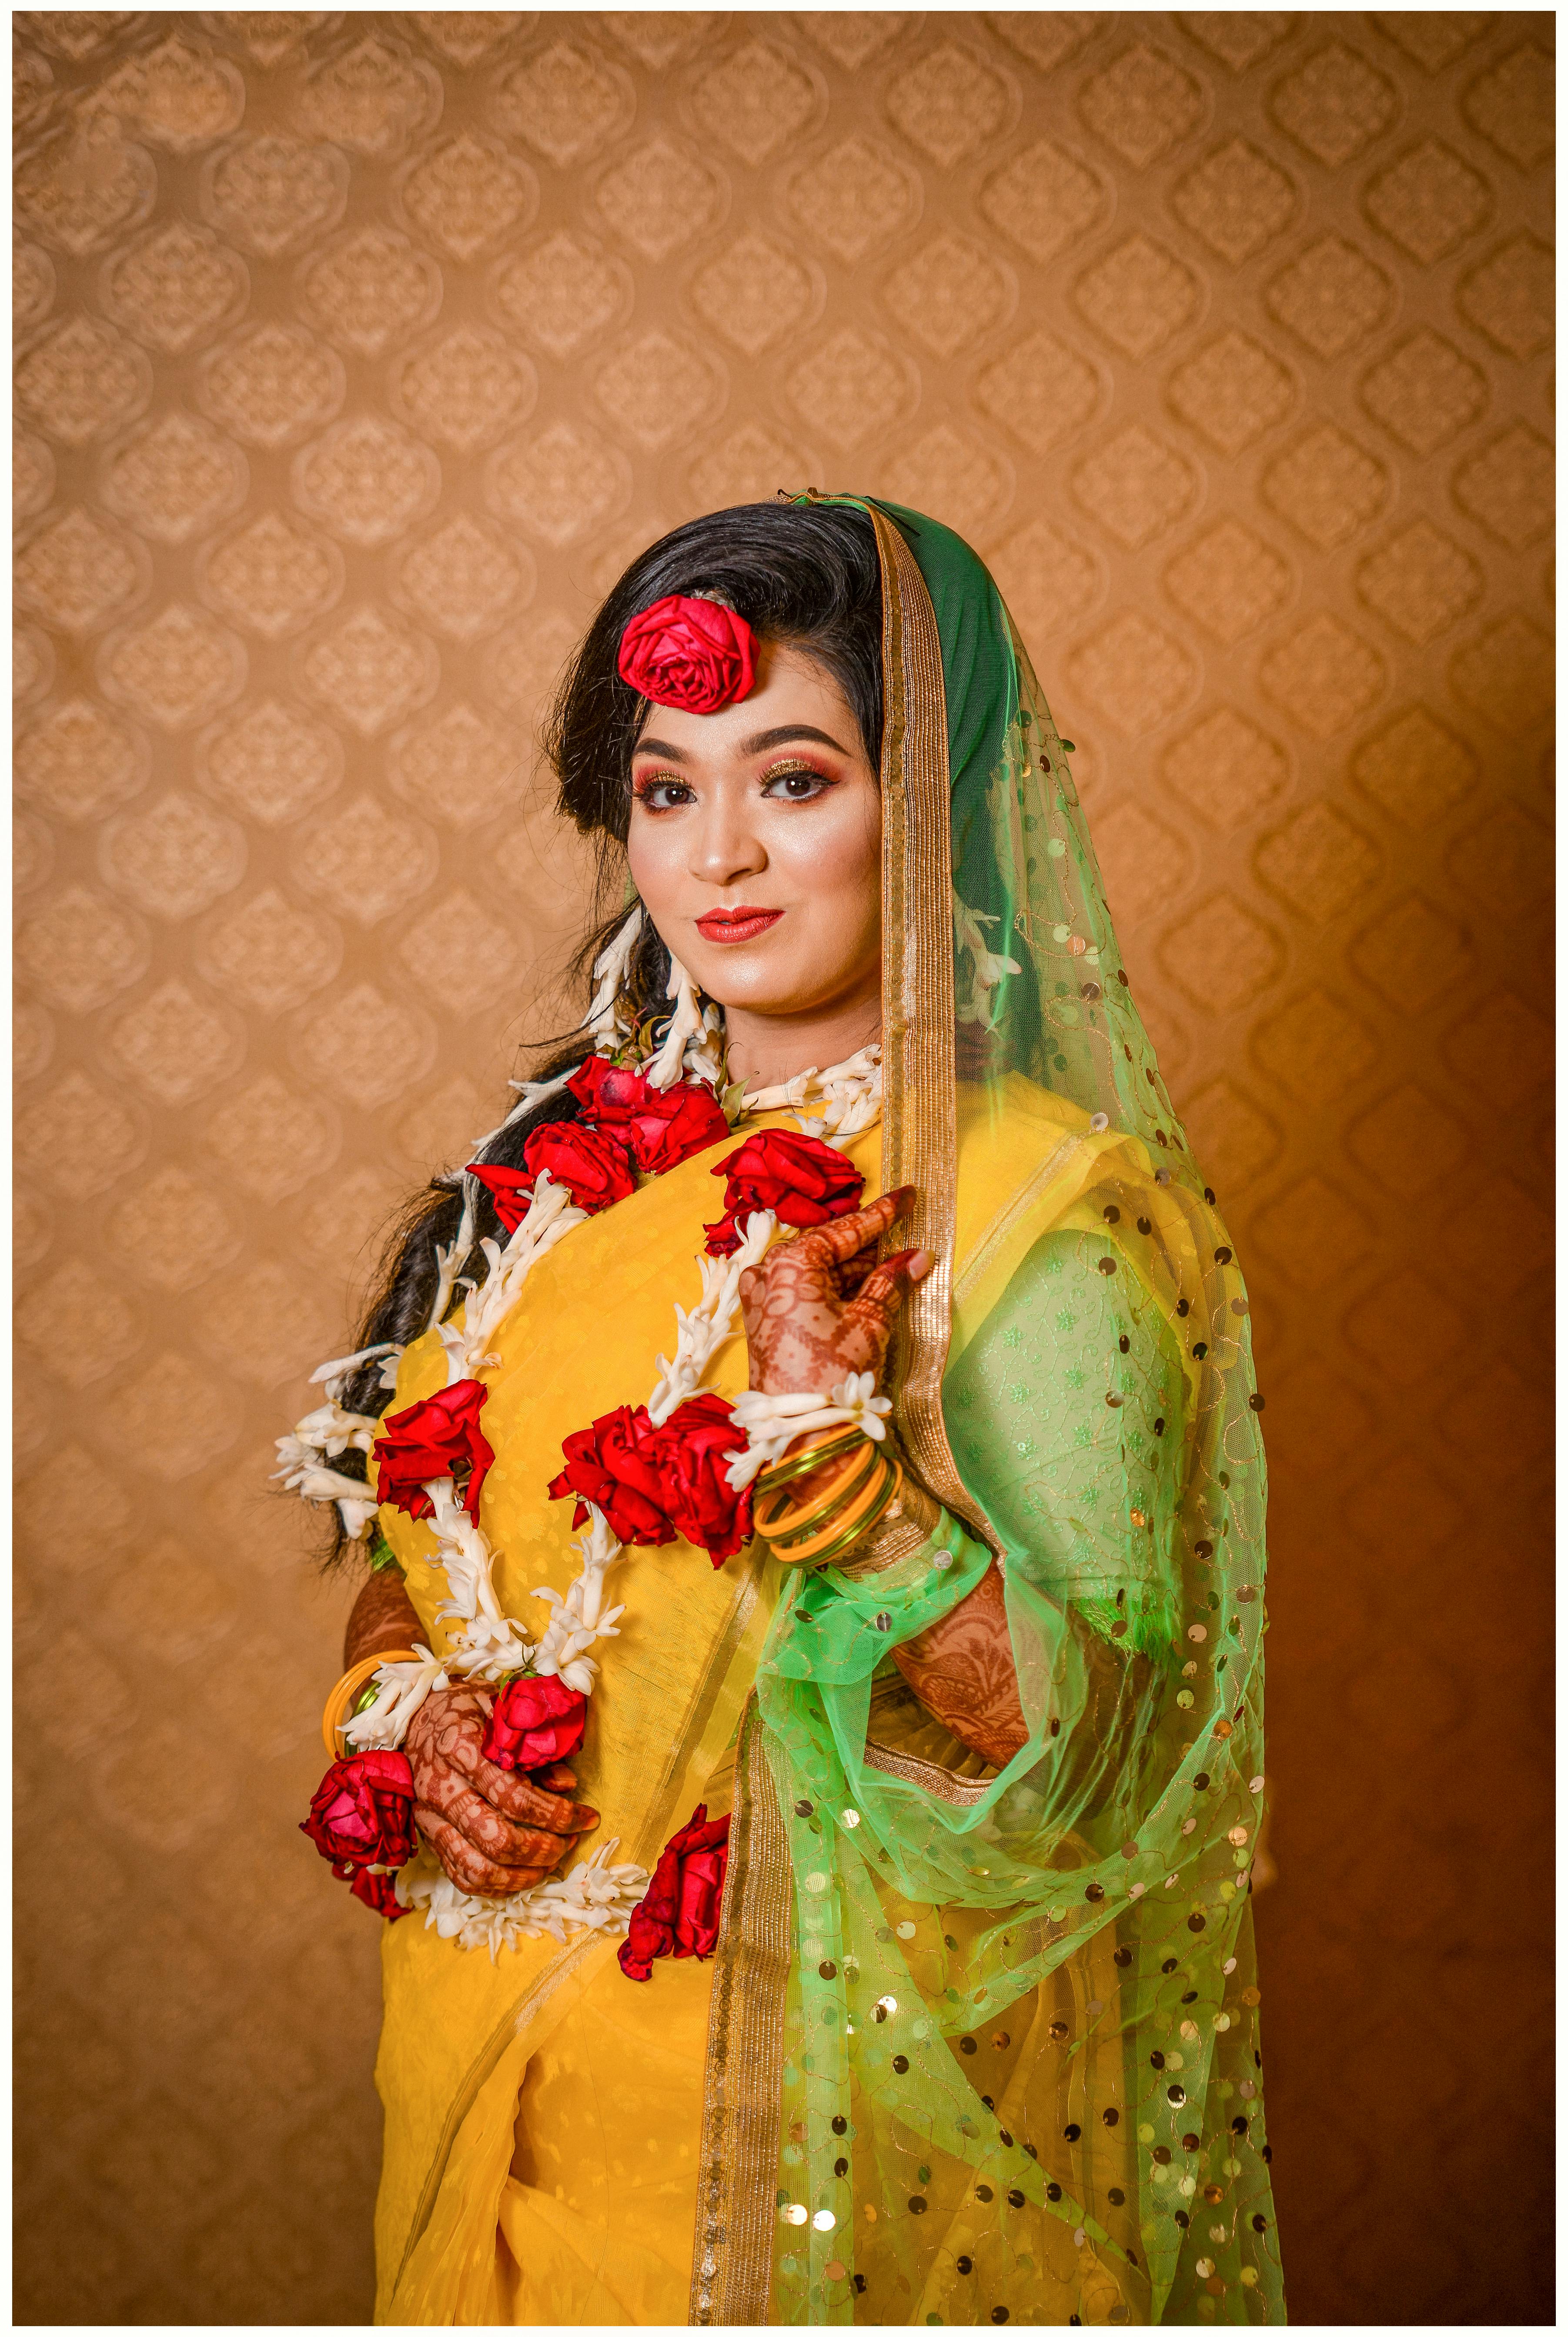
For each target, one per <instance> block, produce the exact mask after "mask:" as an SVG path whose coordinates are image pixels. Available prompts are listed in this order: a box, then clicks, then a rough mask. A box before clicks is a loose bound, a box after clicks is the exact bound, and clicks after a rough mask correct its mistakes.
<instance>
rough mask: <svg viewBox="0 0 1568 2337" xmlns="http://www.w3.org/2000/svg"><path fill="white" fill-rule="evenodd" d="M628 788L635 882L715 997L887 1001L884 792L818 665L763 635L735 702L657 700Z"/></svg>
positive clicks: (841, 699) (784, 1005)
mask: <svg viewBox="0 0 1568 2337" xmlns="http://www.w3.org/2000/svg"><path fill="white" fill-rule="evenodd" d="M881 840H882V803H881V797H880V793H879V791H878V788H877V775H876V773H875V771H874V770H873V769H872V768H871V766H870V764H869V763H868V762H867V759H866V750H865V748H864V747H863V746H862V744H861V739H860V732H859V728H858V724H857V723H856V720H855V717H854V715H853V714H852V713H851V712H850V710H849V706H848V700H847V699H846V698H845V696H844V693H843V691H842V690H841V689H839V687H838V683H837V682H836V681H835V680H833V678H832V677H831V675H830V674H828V672H826V671H825V670H824V669H823V668H822V667H821V666H818V665H817V664H815V663H813V661H812V660H811V659H809V657H806V656H804V655H803V654H802V653H801V652H800V651H799V650H794V649H786V648H781V647H779V646H778V645H777V644H775V643H772V642H769V641H763V642H760V644H759V648H758V660H757V681H756V685H755V687H754V688H753V689H752V690H751V692H750V696H749V697H746V698H744V699H740V702H739V703H738V704H736V705H733V706H726V707H723V708H721V709H720V711H719V712H718V713H717V714H686V713H681V712H680V711H678V710H677V709H675V708H672V707H668V706H651V707H650V708H649V709H648V712H647V716H646V718H645V719H644V721H643V725H642V734H641V736H640V737H639V738H638V742H637V747H636V750H635V753H634V755H633V758H632V823H631V828H630V832H629V834H628V836H627V850H628V853H629V855H630V857H631V863H632V881H633V883H634V884H635V885H636V887H637V891H638V893H639V895H641V897H642V904H643V906H644V907H645V908H646V909H647V911H648V914H649V915H650V916H651V917H652V920H653V923H654V924H655V925H656V926H657V927H658V929H659V934H660V937H661V939H662V941H663V942H664V943H665V944H667V945H668V947H669V948H670V949H671V951H672V952H673V953H674V955H675V956H676V957H678V958H679V959H680V961H681V964H682V965H683V966H684V967H685V968H686V971H687V972H688V973H690V974H691V977H692V979H693V981H694V982H696V983H697V984H698V985H699V987H700V988H701V989H702V990H704V991H706V992H707V993H708V995H709V997H710V998H712V999H716V1000H717V1001H718V1002H719V1004H720V1006H726V1007H740V1008H743V1009H746V1010H748V1011H750V1012H752V1013H756V1014H778V1015H799V1014H809V1013H811V1012H819V1011H823V1010H827V1009H830V1008H835V1007H844V1006H849V1005H852V1004H856V1003H858V1002H860V1001H861V1000H863V999H864V1000H865V1001H867V1002H875V1000H876V999H877V996H878V995H879V991H880V969H881V947H882V940H881V922H882V921H881Z"/></svg>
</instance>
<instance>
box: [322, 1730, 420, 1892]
mask: <svg viewBox="0 0 1568 2337" xmlns="http://www.w3.org/2000/svg"><path fill="white" fill-rule="evenodd" d="M299 1831H300V1833H308V1834H309V1837H310V1839H311V1841H312V1842H313V1843H315V1845H316V1847H317V1849H318V1850H319V1852H320V1853H321V1855H322V1857H323V1858H328V1859H330V1860H331V1862H332V1872H333V1873H334V1874H335V1875H336V1876H337V1877H338V1882H348V1880H349V1878H350V1876H352V1875H355V1874H357V1873H358V1871H359V1870H360V1869H361V1868H362V1867H366V1866H401V1865H403V1864H404V1863H405V1862H406V1861H407V1860H408V1859H410V1858H412V1857H413V1855H414V1772H413V1770H412V1769H411V1768H410V1767H409V1765H408V1756H407V1754H406V1753H387V1752H383V1751H381V1750H379V1749H378V1748H377V1749H372V1750H371V1751H370V1752H368V1753H355V1754H353V1755H350V1757H349V1758H348V1760H347V1761H334V1762H333V1764H332V1766H331V1767H330V1768H329V1769H328V1772H327V1775H325V1776H324V1777H323V1778H322V1780H321V1783H320V1784H319V1785H318V1786H317V1788H316V1791H315V1793H314V1794H312V1795H311V1798H310V1814H309V1817H308V1818H304V1819H302V1820H301V1822H300V1826H299ZM358 1896H360V1897H363V1896H364V1893H363V1892H360V1893H358Z"/></svg>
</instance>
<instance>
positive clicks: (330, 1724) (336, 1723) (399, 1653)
mask: <svg viewBox="0 0 1568 2337" xmlns="http://www.w3.org/2000/svg"><path fill="white" fill-rule="evenodd" d="M417 1660H418V1659H417V1657H416V1655H415V1653H414V1650H413V1648H388V1649H387V1651H386V1652H385V1653H384V1654H382V1655H379V1656H361V1657H360V1658H359V1660H358V1663H357V1664H350V1666H349V1667H348V1670H347V1671H346V1672H345V1673H344V1675H343V1677H342V1678H341V1679H340V1680H339V1681H338V1685H337V1687H335V1688H334V1689H333V1691H332V1693H331V1695H330V1696H329V1697H328V1699H327V1708H326V1710H325V1711H324V1712H323V1713H322V1715H321V1736H322V1741H323V1743H324V1744H325V1745H326V1747H327V1758H328V1760H329V1761H338V1760H341V1758H342V1757H343V1756H342V1752H341V1750H340V1749H339V1746H338V1737H339V1736H341V1735H342V1733H343V1726H344V1723H345V1722H346V1721H347V1720H348V1716H349V1715H350V1713H352V1711H353V1709H354V1706H355V1702H356V1699H357V1698H358V1694H359V1691H360V1689H361V1688H362V1687H364V1685H365V1683H366V1681H367V1680H368V1678H369V1677H370V1675H371V1674H372V1672H377V1671H379V1670H380V1668H381V1667H382V1665H383V1664H411V1663H415V1662H417Z"/></svg>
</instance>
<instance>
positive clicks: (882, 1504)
mask: <svg viewBox="0 0 1568 2337" xmlns="http://www.w3.org/2000/svg"><path fill="white" fill-rule="evenodd" d="M840 1460H841V1461H842V1462H843V1463H844V1465H843V1467H842V1468H841V1469H839V1470H838V1472H836V1474H835V1475H834V1476H833V1477H832V1478H831V1479H830V1481H828V1484H827V1485H826V1486H825V1487H823V1489H822V1490H821V1491H819V1492H818V1493H817V1494H815V1495H814V1497H813V1498H812V1500H811V1501H810V1502H809V1505H808V1506H807V1507H806V1508H805V1509H799V1508H798V1507H797V1506H796V1504H795V1502H794V1501H793V1500H792V1499H791V1496H790V1493H789V1487H790V1485H791V1484H792V1483H793V1482H794V1481H795V1480H797V1479H798V1478H800V1477H807V1476H811V1475H814V1474H815V1473H816V1472H817V1471H818V1470H819V1469H822V1468H824V1467H826V1466H828V1464H829V1463H831V1462H835V1461H840ZM903 1482H904V1471H903V1468H902V1466H901V1464H900V1463H899V1462H897V1460H895V1459H894V1458H893V1457H892V1455H891V1454H889V1453H887V1452H884V1451H883V1449H882V1447H881V1446H880V1445H878V1444H875V1443H873V1442H872V1441H871V1439H870V1438H869V1437H868V1436H867V1435H865V1434H864V1433H862V1432H861V1431H860V1430H858V1429H854V1430H851V1431H850V1432H849V1433H848V1434H847V1435H845V1434H835V1433H833V1432H831V1431H827V1432H824V1433H822V1434H820V1435H819V1436H818V1439H817V1440H816V1441H814V1442H811V1443H809V1444H808V1445H807V1446H806V1447H805V1449H804V1450H803V1451H801V1452H794V1453H791V1454H790V1456H789V1459H788V1460H785V1461H779V1462H776V1463H775V1464H774V1466H773V1467H772V1468H771V1469H769V1470H767V1471H765V1472H764V1473H763V1475H762V1476H761V1478H760V1480H759V1482H758V1487H757V1502H756V1507H755V1509H754V1510H753V1511H752V1525H753V1528H754V1530H755V1531H756V1533H757V1536H758V1538H759V1540H761V1541H762V1542H763V1543H765V1544H766V1546H767V1549H768V1551H769V1555H770V1556H771V1557H773V1558H776V1559H778V1560H779V1561H780V1562H781V1563H782V1564H783V1565H785V1566H831V1565H833V1564H834V1563H835V1561H836V1560H838V1559H840V1558H842V1557H844V1556H845V1555H846V1554H847V1553H848V1551H849V1550H853V1549H854V1548H855V1546H856V1544H857V1543H858V1542H861V1541H863V1540H865V1539H866V1536H867V1534H868V1533H870V1532H871V1531H872V1530H873V1529H874V1528H875V1527H876V1526H877V1524H878V1523H879V1522H880V1521H881V1519H882V1518H883V1517H884V1516H885V1515H886V1514H887V1511H888V1510H889V1509H890V1508H891V1506H892V1504H893V1503H894V1501H897V1498H898V1493H899V1491H900V1488H901V1487H902V1485H903Z"/></svg>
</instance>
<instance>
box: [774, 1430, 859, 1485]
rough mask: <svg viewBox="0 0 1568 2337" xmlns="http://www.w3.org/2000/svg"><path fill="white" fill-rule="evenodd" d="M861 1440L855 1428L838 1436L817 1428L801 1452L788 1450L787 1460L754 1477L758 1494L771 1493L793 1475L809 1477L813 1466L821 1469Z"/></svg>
mask: <svg viewBox="0 0 1568 2337" xmlns="http://www.w3.org/2000/svg"><path fill="white" fill-rule="evenodd" d="M825 1436H826V1437H828V1440H829V1441H828V1442H827V1443H824V1442H822V1439H823V1438H824V1437H825ZM867 1441H868V1440H867ZM860 1442H862V1436H861V1432H860V1430H859V1429H858V1428H850V1429H847V1430H846V1431H845V1433H843V1435H841V1436H835V1435H833V1433H832V1432H831V1430H828V1429H818V1432H817V1433H816V1435H815V1437H813V1439H812V1441H811V1442H810V1443H809V1444H807V1445H805V1446H804V1447H803V1448H802V1449H801V1451H800V1452H791V1453H790V1455H789V1459H788V1460H787V1461H776V1462H774V1463H773V1466H772V1467H771V1469H764V1470H763V1471H762V1472H761V1474H760V1476H759V1478H758V1480H757V1491H758V1494H759V1496H760V1495H761V1494H762V1493H763V1492H765V1491H766V1492H769V1493H770V1492H771V1491H772V1490H773V1488H774V1486H775V1485H785V1484H788V1483H789V1481H790V1480H791V1479H792V1478H795V1477H809V1475H810V1474H811V1472H812V1471H813V1470H814V1469H820V1468H822V1467H823V1466H825V1464H826V1463H827V1462H829V1461H837V1460H838V1458H839V1457H840V1455H841V1454H843V1453H846V1452H854V1451H855V1449H856V1447H857V1446H858V1444H859V1443H860Z"/></svg>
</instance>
